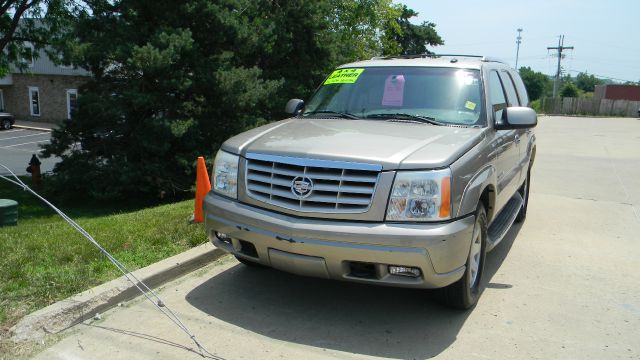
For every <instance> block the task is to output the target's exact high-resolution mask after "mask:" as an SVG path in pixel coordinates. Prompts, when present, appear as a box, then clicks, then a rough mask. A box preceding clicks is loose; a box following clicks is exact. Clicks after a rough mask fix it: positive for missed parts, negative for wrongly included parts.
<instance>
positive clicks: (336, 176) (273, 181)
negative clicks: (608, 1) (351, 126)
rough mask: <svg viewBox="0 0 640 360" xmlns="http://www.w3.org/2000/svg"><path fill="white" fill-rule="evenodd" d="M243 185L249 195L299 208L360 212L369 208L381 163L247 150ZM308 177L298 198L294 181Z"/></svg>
mask: <svg viewBox="0 0 640 360" xmlns="http://www.w3.org/2000/svg"><path fill="white" fill-rule="evenodd" d="M246 157H247V162H246V176H245V180H246V189H247V195H249V196H250V197H251V198H253V199H256V200H259V201H262V202H265V203H268V204H273V205H276V206H280V207H284V208H287V209H291V210H298V211H302V212H324V213H362V212H365V211H367V210H368V209H369V206H370V205H371V201H372V199H373V195H374V193H375V189H376V184H377V182H378V175H379V174H380V171H381V170H382V167H381V166H377V165H370V164H360V163H352V162H342V161H329V160H312V159H300V158H292V157H286V156H273V155H261V154H247V156H246ZM299 178H307V179H310V180H311V181H312V183H313V189H312V190H311V193H310V194H309V195H308V196H306V197H304V198H300V197H299V196H298V195H296V194H294V192H293V191H292V185H293V181H294V180H296V179H299Z"/></svg>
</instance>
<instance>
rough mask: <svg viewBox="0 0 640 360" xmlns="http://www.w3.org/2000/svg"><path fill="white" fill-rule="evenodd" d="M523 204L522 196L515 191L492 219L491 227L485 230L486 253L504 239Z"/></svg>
mask: <svg viewBox="0 0 640 360" xmlns="http://www.w3.org/2000/svg"><path fill="white" fill-rule="evenodd" d="M523 202H524V200H523V199H522V195H520V192H519V191H517V192H516V193H515V195H513V197H512V198H511V199H510V200H509V202H507V204H506V205H505V206H504V208H502V210H501V211H500V214H498V216H497V217H496V218H495V219H493V222H491V226H489V229H488V230H487V235H488V239H487V251H491V250H492V249H493V248H494V247H496V245H498V244H499V243H500V241H502V239H504V236H505V235H507V232H509V229H510V228H511V225H513V222H514V221H516V217H518V212H520V209H521V208H522V204H523Z"/></svg>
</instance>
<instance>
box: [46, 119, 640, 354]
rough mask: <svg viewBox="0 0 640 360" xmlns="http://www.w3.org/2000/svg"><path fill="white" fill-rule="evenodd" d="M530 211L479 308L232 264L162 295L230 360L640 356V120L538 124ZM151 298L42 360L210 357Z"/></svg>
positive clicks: (507, 244) (79, 329)
mask: <svg viewBox="0 0 640 360" xmlns="http://www.w3.org/2000/svg"><path fill="white" fill-rule="evenodd" d="M537 134H538V155H537V158H536V163H535V166H534V173H533V180H532V193H531V198H530V199H531V203H530V207H529V215H528V218H527V220H526V222H525V223H524V225H521V226H515V227H514V228H512V229H511V231H510V233H509V234H508V237H507V239H506V240H505V241H504V242H503V243H501V244H500V245H499V246H498V247H497V248H496V249H495V250H494V251H493V252H491V253H490V254H489V256H488V257H487V269H488V270H487V281H488V285H487V288H486V290H485V292H484V294H483V296H482V298H481V299H480V302H479V304H478V305H477V306H476V307H475V309H473V310H472V311H469V312H459V311H454V310H450V309H447V308H444V307H442V306H440V305H438V304H437V303H435V302H434V301H433V299H432V298H431V295H430V294H429V293H428V292H425V291H416V290H407V289H394V288H382V287H369V286H362V285H357V284H349V283H340V282H332V281H326V280H319V279H309V278H302V277H297V276H293V275H289V274H285V273H281V272H277V271H274V270H269V269H256V268H248V267H245V266H243V265H240V264H238V263H237V262H236V261H235V260H234V259H233V258H230V257H224V258H222V259H221V260H219V261H218V262H217V263H215V264H212V265H210V266H208V267H207V268H205V269H203V270H200V271H197V272H195V273H192V274H190V275H188V276H186V277H184V278H182V279H180V280H178V281H176V282H173V283H171V284H168V285H167V286H165V287H164V288H163V289H162V290H161V291H160V294H161V296H162V297H163V298H164V300H165V301H166V303H167V304H168V305H169V306H170V307H172V309H174V310H175V311H177V313H178V314H179V315H180V316H181V317H182V318H183V319H184V320H185V321H186V323H187V325H188V326H189V327H190V328H191V330H192V331H193V332H194V333H195V334H196V336H197V337H198V338H199V339H200V341H201V342H202V343H203V344H205V346H206V347H208V348H209V350H211V351H214V352H216V354H218V355H219V356H221V357H223V358H226V359H283V358H284V359H308V358H341V359H352V358H353V359H356V358H357V359H364V358H373V357H382V358H402V359H422V358H430V357H437V358H442V359H461V358H466V359H611V358H615V359H629V358H634V359H637V358H640V345H639V344H640V342H639V341H638V340H639V339H640V272H639V271H638V266H639V264H640V261H639V260H640V241H639V237H638V234H640V120H636V119H592V118H567V117H542V118H541V119H540V124H539V127H538V130H537ZM192 347H193V345H192V344H191V343H190V341H189V339H188V338H187V337H186V336H185V335H184V334H183V333H181V332H179V331H178V330H177V328H176V327H175V326H173V325H172V324H171V323H169V321H168V320H166V319H165V318H163V317H160V316H159V315H158V313H157V312H156V311H155V309H154V308H153V307H152V306H151V305H149V304H148V303H146V302H143V301H141V300H136V301H133V302H131V303H129V304H127V305H126V306H124V307H121V308H117V309H114V310H112V311H110V312H108V313H107V314H104V315H103V319H102V320H99V321H92V322H88V323H86V324H82V325H78V326H76V327H75V328H74V329H72V330H70V331H69V332H68V333H67V335H66V338H64V339H63V340H62V341H60V342H59V343H57V344H55V345H53V346H52V347H50V348H49V349H47V350H45V351H44V352H43V353H41V354H40V355H38V356H36V358H37V359H109V360H116V359H200V358H201V357H200V356H199V355H197V354H195V353H194V352H192V351H190V350H189V349H191V348H192Z"/></svg>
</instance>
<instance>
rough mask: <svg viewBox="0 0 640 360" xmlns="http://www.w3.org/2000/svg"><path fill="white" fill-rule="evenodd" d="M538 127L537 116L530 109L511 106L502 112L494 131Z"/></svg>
mask: <svg viewBox="0 0 640 360" xmlns="http://www.w3.org/2000/svg"><path fill="white" fill-rule="evenodd" d="M536 125H538V115H537V114H536V112H535V110H533V109H532V108H528V107H524V106H511V107H508V108H505V109H504V111H503V112H502V119H498V121H496V124H495V128H496V130H511V129H526V128H532V127H535V126H536Z"/></svg>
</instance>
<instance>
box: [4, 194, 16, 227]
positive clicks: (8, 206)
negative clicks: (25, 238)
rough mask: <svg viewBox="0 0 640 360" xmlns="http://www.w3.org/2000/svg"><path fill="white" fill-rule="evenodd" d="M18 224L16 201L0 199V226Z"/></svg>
mask: <svg viewBox="0 0 640 360" xmlns="http://www.w3.org/2000/svg"><path fill="white" fill-rule="evenodd" d="M8 225H18V202H16V201H13V200H9V199H0V227H1V226H8Z"/></svg>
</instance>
